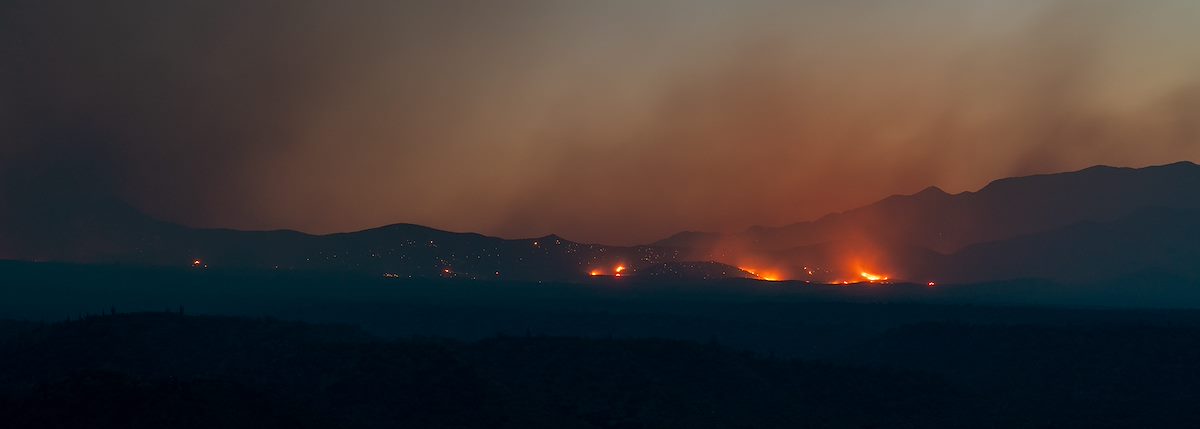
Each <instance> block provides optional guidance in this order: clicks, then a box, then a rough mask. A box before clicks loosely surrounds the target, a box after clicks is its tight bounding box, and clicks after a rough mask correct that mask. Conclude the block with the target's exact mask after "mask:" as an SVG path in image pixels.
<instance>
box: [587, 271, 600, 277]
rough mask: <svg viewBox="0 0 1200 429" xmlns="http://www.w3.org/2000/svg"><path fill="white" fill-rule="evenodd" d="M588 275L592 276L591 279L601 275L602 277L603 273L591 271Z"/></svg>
mask: <svg viewBox="0 0 1200 429" xmlns="http://www.w3.org/2000/svg"><path fill="white" fill-rule="evenodd" d="M588 275H589V276H593V277H595V276H602V275H604V272H603V271H600V270H592V271H590V272H588Z"/></svg>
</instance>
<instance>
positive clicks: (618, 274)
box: [613, 273, 621, 277]
mask: <svg viewBox="0 0 1200 429" xmlns="http://www.w3.org/2000/svg"><path fill="white" fill-rule="evenodd" d="M613 276H615V277H621V273H616V274H613Z"/></svg>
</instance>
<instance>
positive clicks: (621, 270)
mask: <svg viewBox="0 0 1200 429" xmlns="http://www.w3.org/2000/svg"><path fill="white" fill-rule="evenodd" d="M613 271H616V272H617V275H621V273H623V272H625V266H624V265H617V268H615V269H613Z"/></svg>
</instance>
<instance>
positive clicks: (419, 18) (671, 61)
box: [0, 0, 1200, 244]
mask: <svg viewBox="0 0 1200 429" xmlns="http://www.w3.org/2000/svg"><path fill="white" fill-rule="evenodd" d="M1197 40H1200V2H1196V1H1194V0H1162V1H1104V0H1078V1H1068V0H1063V1H1053V0H1046V1H1034V0H1029V1H992V0H944V1H943V0H920V1H919V0H912V1H886V0H874V1H872V0H858V1H846V0H837V1H835V0H827V1H782V0H739V1H732V0H636V1H635V0H628V1H626V0H613V1H586V0H578V1H568V0H562V1H552V0H508V1H466V0H436V1H434V0H430V1H424V0H423V1H400V0H397V1H365V0H364V1H354V0H351V1H325V0H277V1H270V0H257V1H243V0H178V1H164V0H110V1H92V0H78V1H64V0H48V1H47V0H40V1H39V0H14V1H9V2H6V3H5V4H4V5H0V49H3V52H2V54H3V58H4V60H3V62H2V65H0V79H2V80H0V180H4V181H5V187H6V188H8V189H12V188H18V187H19V188H21V189H23V190H25V191H26V192H25V194H26V195H27V194H28V193H29V192H28V191H29V190H30V189H32V190H34V191H36V192H34V193H35V194H36V193H42V194H46V195H74V194H72V193H75V194H83V193H86V194H91V195H97V194H111V195H115V196H118V197H121V198H123V199H125V200H127V201H129V202H130V203H132V204H133V205H135V206H137V207H139V208H141V209H142V210H144V211H146V212H148V213H150V214H152V215H154V216H157V217H161V218H163V219H167V220H171V221H176V222H181V223H184V224H188V225H193V226H210V227H233V228H243V229H275V228H292V229H299V230H303V231H308V232H317V233H322V232H333V231H347V230H356V229H363V228H368V227H373V226H378V225H383V224H389V223H396V222H409V223H419V224H424V225H428V226H433V227H437V228H443V229H450V230H462V231H477V232H482V233H487V234H493V235H500V236H505V237H527V236H539V235H543V234H547V233H551V232H555V233H559V234H562V235H564V236H566V237H568V238H571V239H575V240H583V241H593V242H604V243H615V244H624V243H636V242H649V241H653V240H655V239H658V238H662V237H664V236H666V235H669V234H671V233H673V232H677V231H679V230H684V229H688V230H739V229H742V228H745V227H747V226H750V225H756V224H759V225H774V224H786V223H790V222H794V221H800V220H807V219H811V218H814V217H817V216H819V215H822V214H824V213H827V212H831V211H840V210H844V209H848V208H851V207H853V206H856V205H860V204H864V203H868V202H871V201H873V200H876V199H878V198H880V197H883V196H886V195H888V194H894V193H911V192H915V191H918V190H920V189H921V188H923V187H925V186H929V185H938V186H941V187H943V188H944V189H946V190H948V191H952V192H957V191H964V190H973V189H976V188H978V187H980V186H982V185H984V184H986V183H987V182H988V181H990V180H992V179H996V178H1000V177H1005V176H1012V175H1021V174H1029V173H1039V172H1052V171H1061V170H1071V169H1078V168H1083V167H1086V166H1089V165H1093V164H1110V165H1127V166H1142V165H1149V164H1162V163H1169V162H1174V161H1180V160H1192V161H1200V49H1197V47H1196V41H1197ZM64 190H67V191H64Z"/></svg>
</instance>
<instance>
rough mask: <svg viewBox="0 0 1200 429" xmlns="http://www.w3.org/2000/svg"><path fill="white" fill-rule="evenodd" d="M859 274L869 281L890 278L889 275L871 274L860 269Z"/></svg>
mask: <svg viewBox="0 0 1200 429" xmlns="http://www.w3.org/2000/svg"><path fill="white" fill-rule="evenodd" d="M858 275H859V276H861V277H862V278H864V279H866V280H867V281H869V282H879V281H887V279H888V277H887V276H884V275H879V274H871V273H868V272H866V271H860V272H859V273H858Z"/></svg>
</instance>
